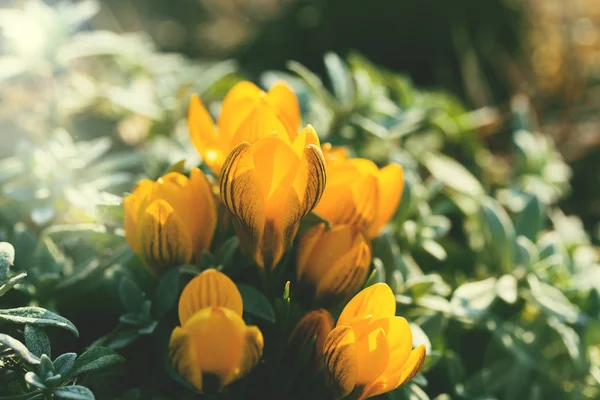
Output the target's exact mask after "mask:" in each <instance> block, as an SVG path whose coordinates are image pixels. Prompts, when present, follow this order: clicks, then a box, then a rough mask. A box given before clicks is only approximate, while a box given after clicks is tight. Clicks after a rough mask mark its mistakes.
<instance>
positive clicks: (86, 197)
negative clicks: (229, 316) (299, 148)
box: [0, 0, 600, 399]
mask: <svg viewBox="0 0 600 400" xmlns="http://www.w3.org/2000/svg"><path fill="white" fill-rule="evenodd" d="M259 3H260V4H258V3H255V2H251V1H238V2H209V1H204V2H200V3H194V2H181V3H178V5H177V6H175V5H173V4H172V3H170V2H162V1H160V2H159V1H158V0H154V1H153V2H144V3H141V2H119V3H116V2H115V3H114V4H113V3H110V2H108V3H107V4H103V5H102V6H100V5H99V4H97V3H95V2H93V1H83V2H77V3H74V4H71V3H54V2H52V4H51V6H50V5H48V4H45V3H42V2H39V1H33V0H31V1H27V2H20V1H19V2H15V4H13V5H12V7H9V8H7V9H3V10H2V11H1V12H0V26H1V27H2V34H3V36H2V42H1V45H0V49H1V52H2V56H1V58H0V96H1V99H2V101H1V102H0V242H3V241H5V242H8V243H11V245H12V246H8V245H6V244H2V245H0V296H2V297H1V298H0V332H1V334H0V357H2V359H1V360H0V398H19V399H33V398H42V396H43V395H49V394H50V393H51V394H52V395H54V396H55V397H57V398H66V399H74V398H76V399H80V398H81V399H89V398H92V397H91V396H92V394H91V392H93V393H94V395H95V397H96V398H98V399H114V398H121V399H158V398H163V399H164V398H171V399H179V398H193V395H192V394H191V392H189V391H188V389H187V388H185V387H184V386H182V385H181V384H180V383H179V382H177V380H176V379H175V378H174V377H173V375H172V373H170V372H169V371H168V368H167V367H166V366H165V364H166V363H165V361H164V354H162V350H163V349H164V346H163V345H161V343H164V340H165V334H166V333H165V332H167V331H166V329H165V326H166V327H168V326H169V325H168V324H169V323H170V322H169V318H171V317H172V315H171V314H170V313H169V310H171V309H172V308H173V305H174V302H175V301H176V298H177V297H176V296H177V294H176V293H175V294H174V293H173V290H171V289H169V288H173V287H176V286H177V285H172V284H170V283H172V282H173V281H177V280H178V276H177V275H173V274H170V275H167V276H165V278H164V279H163V280H162V281H159V282H156V281H154V280H153V279H152V278H150V277H149V276H148V274H147V272H146V271H145V270H144V268H143V267H142V266H141V264H140V262H139V260H138V259H137V258H136V257H134V256H133V254H132V253H131V250H130V249H129V247H128V246H127V244H126V243H125V240H124V238H123V231H122V211H121V198H122V196H123V194H124V193H127V192H128V191H130V190H131V188H132V187H133V185H134V184H135V182H136V181H137V180H138V179H140V178H142V177H149V178H152V179H154V178H157V177H158V176H160V175H161V174H162V173H164V172H165V171H166V170H167V169H168V168H170V167H171V166H172V165H173V164H176V163H178V162H180V161H181V160H186V165H187V166H188V167H189V166H191V165H196V164H199V162H200V160H199V158H198V156H197V155H196V153H195V150H194V149H193V148H192V146H191V144H190V142H189V139H188V136H187V135H188V133H187V127H186V124H185V114H186V110H187V103H188V100H189V96H190V95H191V93H194V92H197V93H200V95H201V97H202V98H203V99H205V100H206V101H207V102H208V103H210V104H211V105H212V108H211V110H212V111H217V110H218V107H219V101H220V100H221V99H222V97H223V95H224V93H225V92H226V91H227V90H228V89H229V88H230V87H231V86H232V85H233V84H234V83H235V82H237V81H238V80H240V79H242V78H252V79H253V80H255V81H257V82H258V83H260V84H262V85H263V86H264V87H268V86H269V85H270V84H272V83H273V82H274V81H275V80H276V79H280V78H283V79H285V80H286V81H288V82H289V83H290V84H291V85H292V86H293V87H294V89H295V90H296V92H297V94H298V96H299V99H300V101H301V108H302V110H303V117H304V121H305V122H310V123H311V124H313V125H314V126H315V128H316V130H317V132H319V134H320V136H321V138H322V141H323V142H326V141H329V142H331V143H333V144H335V145H344V146H347V147H348V148H349V149H351V151H353V152H354V154H356V155H358V156H363V157H368V158H371V159H373V160H374V161H376V162H377V163H378V164H380V165H384V164H386V163H388V162H390V161H394V162H398V163H400V164H401V165H402V166H403V167H404V169H405V173H406V187H405V192H404V195H403V199H402V202H401V205H400V208H399V210H398V212H397V214H396V216H395V217H394V219H393V222H392V224H391V226H390V227H389V229H388V230H387V231H386V232H385V233H384V234H383V235H381V236H380V237H378V238H377V239H376V240H375V241H374V243H373V249H374V256H375V260H374V261H373V270H374V271H375V275H374V277H373V279H376V280H379V281H386V282H388V283H389V284H390V285H391V286H392V288H393V289H394V291H395V292H396V294H397V300H398V304H399V314H400V315H403V316H406V317H407V318H408V319H409V321H410V322H411V323H412V324H413V325H412V326H413V332H416V334H415V336H417V337H416V338H415V342H416V343H425V344H427V347H428V358H427V361H426V366H425V368H424V373H422V374H421V375H419V376H418V377H417V378H415V379H414V380H413V381H412V382H411V383H410V384H408V385H406V386H405V387H402V388H400V389H399V390H397V391H396V392H395V393H392V394H389V395H387V396H388V397H389V398H391V399H392V398H393V399H402V398H411V399H414V398H416V399H427V398H438V399H447V398H453V399H454V398H456V399H461V398H464V399H473V398H481V399H484V398H486V399H487V398H498V399H563V398H568V399H595V398H598V397H600V390H599V389H598V388H599V387H600V268H599V264H598V255H599V253H598V247H597V246H598V244H599V240H600V237H599V230H598V222H599V221H600V205H599V204H598V202H597V199H598V190H600V189H599V188H600V185H599V184H598V183H600V182H598V180H599V179H600V176H599V174H598V167H599V162H600V159H598V154H599V153H598V152H597V151H594V150H595V149H597V147H594V146H597V144H598V143H599V142H598V135H597V133H598V119H597V118H598V117H597V115H595V113H594V112H593V110H594V105H595V104H597V101H598V98H599V97H598V95H597V87H596V86H595V85H597V79H598V64H599V62H598V60H599V59H600V57H599V56H598V53H599V50H600V39H599V38H598V31H597V29H598V26H599V24H600V22H599V20H598V18H599V15H598V11H597V7H596V8H594V7H593V6H592V3H593V1H590V2H585V1H578V2H577V7H573V10H572V12H570V13H568V14H565V18H558V17H557V13H560V12H563V11H564V10H562V9H561V8H560V3H561V2H559V1H556V2H554V1H546V2H544V3H542V2H536V1H524V2H507V1H496V0H494V1H489V2H475V1H471V0H461V1H460V2H458V3H456V2H452V4H449V3H447V2H443V1H431V2H418V1H409V0H406V1H399V2H398V1H395V2H384V1H379V0H376V1H371V2H370V3H369V7H370V8H371V7H372V10H373V13H366V12H365V10H364V2H361V3H359V2H356V1H347V2H343V5H342V2H341V1H334V0H332V1H329V2H316V1H308V0H298V1H296V2H291V1H289V2H277V1H261V2H259ZM429 3H432V4H429ZM553 7H554V8H553ZM269 10H270V11H269ZM557 20H559V21H562V22H561V23H563V24H564V26H563V25H561V26H563V28H564V29H563V30H564V32H569V34H564V35H558V36H556V35H554V36H552V35H550V34H549V33H548V32H549V30H550V28H549V27H550V26H551V27H553V29H555V27H556V21H557ZM132 21H134V22H135V23H134V22H132ZM236 21H237V25H236ZM240 21H241V22H240ZM586 21H587V22H586ZM123 27H128V29H126V30H128V31H129V30H147V31H148V32H149V35H150V36H148V35H146V34H138V33H136V34H132V33H126V32H122V31H123V30H124V28H123ZM106 28H110V30H104V29H106ZM234 28H235V29H234ZM244 29H245V30H244ZM223 32H232V33H231V35H222V33H223ZM178 33H179V36H177V35H178ZM236 35H237V36H236ZM594 35H596V36H594ZM150 37H153V39H151V38H150ZM236 37H237V41H236V40H234V39H236ZM182 38H183V39H182ZM540 38H544V40H541V39H540ZM217 39H219V40H220V41H219V40H217ZM227 40H229V41H228V42H227ZM223 41H225V42H226V43H221V42H223ZM155 42H156V43H158V44H155ZM162 50H173V51H177V52H178V53H167V52H164V51H162ZM331 50H333V51H334V52H331ZM182 54H186V55H185V56H184V55H182ZM338 54H339V55H338ZM200 56H201V57H202V58H201V59H202V60H204V61H196V60H194V59H195V58H196V57H200ZM225 56H231V57H234V59H235V60H236V61H229V60H226V61H214V60H215V59H216V58H224V57H225ZM192 57H193V58H192ZM208 60H212V61H208ZM290 60H292V61H290ZM369 60H371V61H369ZM415 82H416V84H415ZM425 87H441V88H442V89H435V90H430V89H424V88H425ZM541 132H544V133H541ZM180 165H181V164H180ZM13 249H14V254H13ZM213 253H214V254H212V258H211V259H212V260H213V263H214V264H213V265H214V266H221V267H222V268H224V269H226V270H227V269H231V268H233V267H234V266H235V265H237V260H238V258H239V250H238V248H237V243H236V242H235V241H228V242H224V243H217V244H215V246H214V251H213ZM169 280H171V281H169ZM292 299H293V288H292ZM24 307H27V308H24ZM47 310H50V311H47ZM249 312H250V313H251V314H252V317H253V318H256V319H257V320H258V321H261V323H264V324H268V323H269V319H270V318H271V315H272V313H273V309H272V308H271V305H269V304H268V303H267V304H264V303H261V302H260V301H257V302H256V306H255V307H254V308H251V310H250V311H249ZM43 354H46V356H44V355H43ZM89 390H91V392H90V391H89ZM15 396H20V397H15ZM186 396H188V397H186ZM383 397H385V396H383Z"/></svg>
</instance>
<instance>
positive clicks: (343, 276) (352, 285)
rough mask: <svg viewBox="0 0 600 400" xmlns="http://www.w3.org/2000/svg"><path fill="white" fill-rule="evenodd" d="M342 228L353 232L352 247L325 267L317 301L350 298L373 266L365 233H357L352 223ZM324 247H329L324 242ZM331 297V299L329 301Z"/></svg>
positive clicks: (334, 300) (337, 255)
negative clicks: (351, 225)
mask: <svg viewBox="0 0 600 400" xmlns="http://www.w3.org/2000/svg"><path fill="white" fill-rule="evenodd" d="M342 227H345V229H347V230H349V231H350V237H349V242H347V246H348V247H347V248H346V249H344V250H343V251H342V252H339V253H335V254H336V257H335V259H333V260H331V262H330V263H329V265H328V268H325V266H324V265H322V266H321V268H322V269H323V272H322V273H321V279H319V280H318V281H317V293H316V298H317V301H319V302H324V303H325V304H336V303H339V302H341V301H346V300H347V299H348V298H350V296H352V295H353V294H355V293H356V292H357V291H358V289H360V288H361V287H362V285H363V284H364V283H365V280H366V278H367V274H368V273H369V268H370V265H371V248H370V246H369V243H368V242H367V241H366V238H365V237H364V235H363V234H362V233H360V232H353V231H354V229H352V228H350V227H349V226H348V225H342ZM333 229H334V228H332V229H331V230H333ZM340 242H342V241H341V240H340ZM322 246H323V249H326V248H327V247H325V245H324V244H322ZM332 254H333V252H332ZM328 298H330V299H331V301H327V299H328Z"/></svg>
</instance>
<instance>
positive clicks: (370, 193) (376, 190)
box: [315, 147, 404, 238]
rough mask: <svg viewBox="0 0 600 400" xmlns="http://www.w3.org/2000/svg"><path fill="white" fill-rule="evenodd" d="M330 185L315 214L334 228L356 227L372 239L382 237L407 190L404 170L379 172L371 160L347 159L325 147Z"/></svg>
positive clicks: (395, 166)
mask: <svg viewBox="0 0 600 400" xmlns="http://www.w3.org/2000/svg"><path fill="white" fill-rule="evenodd" d="M325 154H326V157H327V186H326V187H325V192H324V193H323V197H322V198H321V201H320V202H319V204H318V205H317V207H315V212H316V213H317V214H319V215H320V216H321V217H323V218H325V219H326V220H328V221H329V222H331V223H332V224H333V225H341V224H346V225H353V226H355V227H357V228H358V229H361V230H363V231H364V232H365V233H366V234H367V235H368V236H369V237H371V238H372V237H375V236H377V235H378V234H379V231H380V230H381V228H383V227H384V226H385V224H387V223H388V222H389V220H390V219H391V218H392V217H393V215H394V213H395V212H396V209H397V208H398V204H399V203H400V198H401V197H402V190H403V188H404V175H403V170H402V167H401V166H400V165H398V164H389V165H388V166H386V167H384V168H382V169H379V168H377V166H376V165H375V163H373V162H372V161H370V160H367V159H364V158H352V159H349V158H347V154H346V153H345V152H344V151H343V150H339V149H338V148H330V147H326V148H325Z"/></svg>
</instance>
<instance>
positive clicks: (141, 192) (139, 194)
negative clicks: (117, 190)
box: [123, 179, 154, 251]
mask: <svg viewBox="0 0 600 400" xmlns="http://www.w3.org/2000/svg"><path fill="white" fill-rule="evenodd" d="M153 183H154V182H152V181H150V180H148V179H144V180H142V181H140V182H139V183H138V184H137V186H136V187H135V189H134V190H133V193H131V194H130V195H128V196H126V197H125V199H123V208H124V216H125V220H124V221H123V226H124V229H125V238H126V239H127V242H129V245H130V246H131V248H132V249H133V250H134V251H137V226H138V216H139V214H140V206H141V204H142V202H143V201H144V199H145V198H146V197H147V196H148V193H149V192H150V190H151V189H152V184H153Z"/></svg>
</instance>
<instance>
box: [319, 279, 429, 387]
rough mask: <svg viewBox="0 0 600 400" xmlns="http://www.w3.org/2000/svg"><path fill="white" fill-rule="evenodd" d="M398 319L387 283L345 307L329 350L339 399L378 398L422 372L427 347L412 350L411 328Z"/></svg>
mask: <svg viewBox="0 0 600 400" xmlns="http://www.w3.org/2000/svg"><path fill="white" fill-rule="evenodd" d="M395 314H396V299H395V296H394V294H393V293H392V290H391V289H390V287H389V286H387V285H386V284H383V283H378V284H375V285H373V286H370V287H368V288H366V289H364V290H362V291H361V292H360V293H358V294H357V295H356V296H354V298H353V299H352V300H350V302H349V303H348V304H347V305H346V307H344V310H343V311H342V313H341V315H340V317H339V319H338V322H337V324H336V328H335V329H334V330H332V331H331V333H329V335H328V336H327V339H326V340H325V344H324V347H323V353H324V357H325V368H326V371H327V375H328V381H329V384H330V387H331V388H332V389H333V390H334V391H335V392H336V394H337V395H338V396H339V397H343V396H347V395H349V394H351V393H352V398H357V399H366V398H369V397H373V396H377V395H379V394H382V393H386V392H389V391H391V390H394V389H396V388H397V387H399V386H400V385H402V384H404V383H405V382H407V381H409V380H410V379H412V378H413V377H414V376H415V375H416V374H417V373H418V372H419V371H420V370H421V367H422V366H423V361H424V360H425V346H424V345H421V346H419V347H417V348H416V349H414V350H413V349H412V332H411V330H410V326H409V325H408V322H407V321H406V320H405V319H404V318H401V317H396V316H395Z"/></svg>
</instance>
